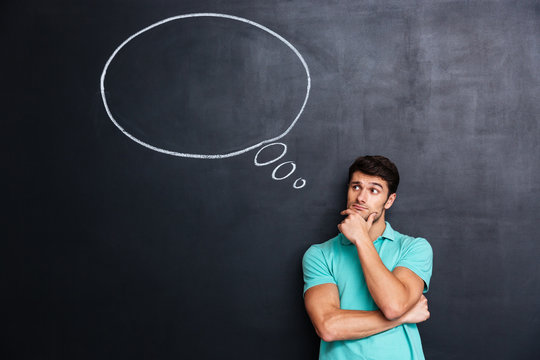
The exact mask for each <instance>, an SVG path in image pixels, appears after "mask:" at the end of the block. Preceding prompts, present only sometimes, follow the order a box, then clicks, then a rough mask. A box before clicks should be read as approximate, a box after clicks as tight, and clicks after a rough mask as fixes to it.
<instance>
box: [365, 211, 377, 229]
mask: <svg viewBox="0 0 540 360" xmlns="http://www.w3.org/2000/svg"><path fill="white" fill-rule="evenodd" d="M375 216H377V213H371V214H369V216H368V219H367V224H368V227H371V225H373V221H374V220H375Z"/></svg>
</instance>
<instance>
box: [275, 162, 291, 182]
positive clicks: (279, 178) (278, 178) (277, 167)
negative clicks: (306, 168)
mask: <svg viewBox="0 0 540 360" xmlns="http://www.w3.org/2000/svg"><path fill="white" fill-rule="evenodd" d="M287 164H291V171H289V172H288V173H287V175H285V176H282V177H277V175H276V173H277V171H278V170H279V168H280V167H282V166H285V165H287ZM295 170H296V164H295V163H294V161H285V162H284V163H282V164H279V165H278V166H276V168H275V169H274V171H272V179H274V180H283V179H286V178H288V177H289V176H290V175H291V174H292V173H293V172H294V171H295Z"/></svg>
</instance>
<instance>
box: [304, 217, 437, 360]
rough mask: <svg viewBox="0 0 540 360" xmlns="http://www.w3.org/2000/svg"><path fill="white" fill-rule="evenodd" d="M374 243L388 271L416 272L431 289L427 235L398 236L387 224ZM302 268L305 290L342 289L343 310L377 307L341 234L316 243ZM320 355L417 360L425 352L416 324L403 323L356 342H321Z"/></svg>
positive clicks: (344, 359) (343, 359)
mask: <svg viewBox="0 0 540 360" xmlns="http://www.w3.org/2000/svg"><path fill="white" fill-rule="evenodd" d="M373 245H374V246H375V249H377V253H378V254H379V256H380V258H381V260H382V262H383V263H384V265H385V266H386V267H387V268H388V270H390V271H392V270H394V269H395V268H396V267H398V266H403V267H406V268H408V269H410V270H412V271H413V272H414V273H415V274H416V275H418V276H419V277H420V278H421V279H422V280H424V284H425V285H424V293H425V292H427V290H428V287H429V280H430V278H431V271H432V266H433V251H432V249H431V246H430V245H429V243H428V242H427V240H426V239H423V238H414V237H411V236H407V235H403V234H400V233H399V232H397V231H395V230H394V229H392V227H391V226H390V224H389V223H388V222H386V228H385V230H384V233H383V234H382V235H381V236H379V237H378V238H377V240H375V242H374V243H373ZM302 267H303V270H304V293H305V292H306V291H307V289H309V288H310V287H312V286H316V285H321V284H327V283H332V284H336V285H337V287H338V290H339V298H340V303H341V308H342V309H345V310H378V307H377V304H375V302H374V301H373V298H372V297H371V294H370V293H369V290H368V288H367V285H366V280H365V278H364V274H363V272H362V266H361V264H360V260H359V259H358V253H357V251H356V246H354V245H353V244H352V243H351V242H350V241H349V240H348V239H347V238H346V237H345V236H344V235H343V234H339V235H338V236H336V237H335V238H333V239H330V240H328V241H326V242H324V243H322V244H317V245H312V246H311V247H310V248H309V249H308V250H307V251H306V253H305V254H304V258H303V260H302ZM319 359H321V360H353V359H365V360H368V359H369V360H407V359H414V360H417V359H424V352H423V350H422V343H421V341H420V334H419V333H418V328H417V327H416V324H403V325H400V326H397V327H395V328H393V329H390V330H387V331H384V332H382V333H379V334H375V335H372V336H369V337H366V338H362V339H357V340H345V341H333V342H326V341H323V340H321V347H320V352H319Z"/></svg>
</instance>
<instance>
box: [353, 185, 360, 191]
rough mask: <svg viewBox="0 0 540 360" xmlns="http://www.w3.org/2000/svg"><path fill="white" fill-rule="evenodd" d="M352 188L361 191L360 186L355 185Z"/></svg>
mask: <svg viewBox="0 0 540 360" xmlns="http://www.w3.org/2000/svg"><path fill="white" fill-rule="evenodd" d="M352 188H353V190H360V186H359V185H353V186H352Z"/></svg>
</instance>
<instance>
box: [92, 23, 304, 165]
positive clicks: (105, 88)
mask: <svg viewBox="0 0 540 360" xmlns="http://www.w3.org/2000/svg"><path fill="white" fill-rule="evenodd" d="M310 87H311V79H310V73H309V68H308V66H307V64H306V62H305V60H304V59H303V57H302V55H301V54H300V53H299V52H298V50H297V49H296V48H295V47H294V46H293V45H292V44H291V43H289V42H288V41H287V40H286V39H284V38H283V37H282V36H280V35H279V34H277V33H276V32H274V31H272V30H270V29H268V28H266V27H264V26H262V25H260V24H258V23H255V22H253V21H250V20H247V19H244V18H240V17H237V16H232V15H226V14H216V13H197V14H186V15H180V16H175V17H171V18H168V19H165V20H162V21H159V22H157V23H155V24H152V25H150V26H148V27H146V28H144V29H142V30H140V31H139V32H137V33H135V34H133V35H131V36H130V37H129V38H128V39H126V40H125V41H124V42H123V43H122V44H121V45H120V46H118V48H117V49H116V50H115V51H114V52H113V54H112V55H111V56H110V58H109V59H108V61H107V63H106V65H105V67H104V69H103V72H102V75H101V94H102V99H103V103H104V106H105V109H106V111H107V114H108V116H109V118H110V119H111V121H112V122H113V123H114V124H115V125H116V126H117V127H118V128H119V129H120V130H121V131H122V132H123V133H124V134H125V135H126V136H128V137H129V138H130V139H132V140H133V141H136V142H137V143H139V144H141V145H143V146H146V147H148V148H150V149H152V150H155V151H159V152H162V153H166V154H170V155H175V156H181V157H191V158H209V159H211V158H225V157H230V156H235V155H239V154H242V153H244V152H246V151H249V150H252V149H255V148H257V147H259V146H261V145H263V144H266V143H270V142H273V141H276V140H278V139H280V138H282V137H283V136H285V135H286V134H287V133H288V132H289V131H290V130H291V129H292V128H293V126H294V125H295V124H296V122H297V121H298V119H299V118H300V116H301V114H302V112H303V110H304V108H305V106H306V103H307V101H308V98H309V91H310Z"/></svg>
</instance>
